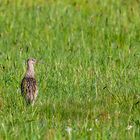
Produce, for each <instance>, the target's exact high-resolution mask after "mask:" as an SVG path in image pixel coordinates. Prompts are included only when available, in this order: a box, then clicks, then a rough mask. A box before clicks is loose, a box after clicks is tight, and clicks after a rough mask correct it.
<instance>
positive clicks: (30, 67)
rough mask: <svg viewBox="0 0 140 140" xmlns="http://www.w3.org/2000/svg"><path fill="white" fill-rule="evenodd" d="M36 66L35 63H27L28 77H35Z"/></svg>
mask: <svg viewBox="0 0 140 140" xmlns="http://www.w3.org/2000/svg"><path fill="white" fill-rule="evenodd" d="M34 74H35V71H34V66H33V65H27V72H26V77H33V78H34Z"/></svg>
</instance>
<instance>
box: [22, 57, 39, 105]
mask: <svg viewBox="0 0 140 140" xmlns="http://www.w3.org/2000/svg"><path fill="white" fill-rule="evenodd" d="M35 63H36V60H35V59H28V60H27V70H26V74H25V76H24V78H23V79H22V82H21V94H22V96H23V98H24V99H25V101H26V103H27V105H28V104H32V105H33V104H34V102H35V100H36V97H37V95H38V88H37V82H36V79H35V71H34V64H35Z"/></svg>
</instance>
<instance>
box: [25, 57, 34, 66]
mask: <svg viewBox="0 0 140 140" xmlns="http://www.w3.org/2000/svg"><path fill="white" fill-rule="evenodd" d="M35 63H36V60H35V59H34V58H29V59H28V60H27V64H28V65H34V64H35Z"/></svg>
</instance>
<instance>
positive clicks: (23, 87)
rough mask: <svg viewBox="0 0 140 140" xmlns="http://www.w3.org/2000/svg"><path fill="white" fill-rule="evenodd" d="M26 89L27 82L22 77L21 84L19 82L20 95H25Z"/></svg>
mask: <svg viewBox="0 0 140 140" xmlns="http://www.w3.org/2000/svg"><path fill="white" fill-rule="evenodd" d="M26 88H27V80H26V78H25V77H24V78H23V79H22V82H21V94H22V95H25V94H26Z"/></svg>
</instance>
